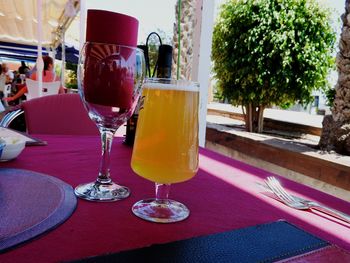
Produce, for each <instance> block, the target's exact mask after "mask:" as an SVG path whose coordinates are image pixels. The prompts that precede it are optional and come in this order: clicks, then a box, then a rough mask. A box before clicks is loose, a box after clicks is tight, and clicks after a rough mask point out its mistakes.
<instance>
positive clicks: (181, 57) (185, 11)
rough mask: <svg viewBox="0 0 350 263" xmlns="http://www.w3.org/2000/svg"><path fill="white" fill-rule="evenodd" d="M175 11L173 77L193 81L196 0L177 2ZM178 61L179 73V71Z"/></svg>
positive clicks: (180, 0)
mask: <svg viewBox="0 0 350 263" xmlns="http://www.w3.org/2000/svg"><path fill="white" fill-rule="evenodd" d="M175 10H176V11H175V23H174V38H173V48H174V49H173V64H172V67H173V68H172V75H173V76H172V77H173V78H179V79H191V75H192V61H193V35H194V28H195V25H196V0H178V1H177V2H176V6H175ZM179 14H180V17H179ZM179 31H180V38H179ZM179 50H180V54H179ZM178 61H179V72H178V69H177V64H178Z"/></svg>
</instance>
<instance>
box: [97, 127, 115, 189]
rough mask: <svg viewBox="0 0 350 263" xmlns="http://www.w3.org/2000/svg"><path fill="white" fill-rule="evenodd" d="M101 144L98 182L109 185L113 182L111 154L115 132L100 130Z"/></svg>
mask: <svg viewBox="0 0 350 263" xmlns="http://www.w3.org/2000/svg"><path fill="white" fill-rule="evenodd" d="M100 133H101V143H102V155H101V162H100V171H99V173H98V177H97V182H99V183H101V184H108V183H110V182H112V180H111V178H110V174H109V171H110V159H111V157H110V154H111V148H112V142H113V136H114V132H113V131H110V130H106V129H100Z"/></svg>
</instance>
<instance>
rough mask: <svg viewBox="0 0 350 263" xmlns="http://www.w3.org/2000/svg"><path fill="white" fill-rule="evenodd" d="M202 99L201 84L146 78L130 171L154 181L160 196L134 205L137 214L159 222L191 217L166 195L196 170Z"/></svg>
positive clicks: (184, 207) (183, 206) (184, 208)
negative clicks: (199, 107) (171, 186)
mask: <svg viewBox="0 0 350 263" xmlns="http://www.w3.org/2000/svg"><path fill="white" fill-rule="evenodd" d="M198 101H199V85H198V83H194V82H190V81H185V80H171V79H156V78H153V79H146V81H145V83H144V86H143V93H142V101H141V107H140V109H139V118H138V121H137V129H136V137H135V142H134V148H133V153H132V158H131V167H132V169H133V171H134V172H135V173H137V174H138V175H140V176H141V177H144V178H146V179H148V180H150V181H152V182H155V183H156V197H155V198H151V199H146V200H141V201H139V202H137V203H136V204H134V206H133V207H132V211H133V213H134V214H135V215H136V216H138V217H140V218H142V219H145V220H148V221H152V222H158V223H171V222H177V221H181V220H184V219H186V218H187V217H188V216H189V213H190V212H189V209H188V208H187V207H186V206H185V205H183V204H182V203H180V202H177V201H174V200H170V199H168V195H169V190H170V185H171V184H173V183H179V182H183V181H186V180H189V179H191V178H192V177H193V176H194V175H195V174H196V172H197V170H198V104H199V102H198Z"/></svg>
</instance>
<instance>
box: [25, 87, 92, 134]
mask: <svg viewBox="0 0 350 263" xmlns="http://www.w3.org/2000/svg"><path fill="white" fill-rule="evenodd" d="M22 109H23V110H24V115H25V122H26V127H27V132H28V133H29V134H62V135H99V131H98V129H97V127H96V125H95V123H94V122H93V121H92V120H91V119H90V118H89V116H88V114H87V111H86V110H85V108H84V106H83V103H82V102H81V99H80V96H79V95H78V94H55V95H48V96H45V97H40V98H35V99H31V100H28V101H25V102H23V103H22Z"/></svg>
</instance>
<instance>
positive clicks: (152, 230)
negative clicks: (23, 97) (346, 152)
mask: <svg viewBox="0 0 350 263" xmlns="http://www.w3.org/2000/svg"><path fill="white" fill-rule="evenodd" d="M34 136H35V137H37V138H40V139H42V140H46V141H47V142H48V145H47V146H31V147H26V148H25V149H24V151H23V153H22V154H21V155H20V156H19V157H18V158H17V159H16V160H14V161H11V162H7V163H0V167H7V168H11V167H12V168H20V169H28V170H32V171H36V172H40V173H45V174H48V175H51V176H54V177H57V178H59V179H61V180H63V181H65V182H67V183H68V184H70V185H72V186H74V187H75V186H76V185H78V184H80V183H85V182H89V181H93V180H95V178H96V175H97V171H98V165H99V155H100V141H99V138H98V137H94V136H80V137H79V136H58V135H55V136H52V135H51V136H48V135H34ZM122 140H123V138H122V137H117V138H115V140H114V143H113V148H112V153H111V158H112V164H111V173H112V178H113V180H114V181H116V182H118V183H120V184H123V185H126V186H128V187H130V189H131V191H132V194H131V196H130V197H129V198H127V199H125V200H123V201H118V202H112V203H95V202H89V201H85V200H78V206H77V209H76V211H75V212H74V213H73V215H72V216H71V217H70V218H69V219H68V220H67V221H66V222H64V223H63V224H62V225H60V226H59V227H58V228H56V229H54V230H52V231H50V232H48V233H47V234H44V235H43V236H41V237H38V238H37V239H35V240H32V241H30V242H28V243H26V244H24V245H23V246H20V247H17V248H15V249H13V250H11V251H8V252H6V253H4V254H2V255H0V262H3V263H4V262H58V261H59V262H61V261H69V260H75V259H80V258H86V257H91V256H94V255H99V254H105V253H112V252H117V251H122V250H127V249H132V248H139V247H144V246H147V245H150V244H153V243H165V242H169V241H175V240H181V239H185V238H190V237H194V236H201V235H206V234H212V233H219V232H224V231H228V230H233V229H238V228H242V227H248V226H254V225H257V224H262V223H267V222H273V221H276V220H278V219H286V220H287V221H289V222H290V223H293V224H295V225H297V226H299V227H301V228H303V229H305V230H306V231H308V232H310V233H313V234H315V235H317V236H319V237H320V238H323V239H325V240H327V241H329V242H331V243H334V244H336V245H338V246H340V247H342V248H344V249H346V250H350V226H349V225H346V224H345V223H341V222H340V221H337V220H335V219H334V220H333V219H329V218H327V216H325V215H324V216H320V215H317V214H314V213H310V212H305V211H298V210H293V209H291V208H289V207H287V206H285V205H283V204H281V203H279V202H278V201H276V200H274V199H272V198H269V197H267V196H265V195H264V194H262V192H263V191H264V190H263V189H262V188H261V186H259V185H258V184H257V183H262V182H263V179H264V178H266V177H267V176H269V175H271V173H269V172H267V171H264V170H261V169H258V168H255V167H252V166H250V165H247V164H244V163H242V162H239V161H236V160H233V159H230V158H227V157H224V156H222V155H220V154H217V153H214V152H212V151H209V150H207V149H201V150H200V169H199V172H198V174H197V175H196V176H195V177H194V178H193V179H192V180H190V181H188V182H185V183H180V184H176V185H173V186H172V191H171V193H170V197H171V198H173V199H175V200H178V201H180V202H183V203H184V204H186V205H187V206H188V208H189V209H190V211H191V215H190V217H189V218H188V219H187V220H185V221H183V222H179V223H175V224H155V223H150V222H146V221H143V220H141V219H139V218H137V217H135V216H134V215H133V214H132V212H131V206H132V205H133V204H134V203H135V202H136V201H138V200H140V199H143V198H146V197H152V196H153V195H154V186H153V183H152V182H149V181H146V180H145V179H142V178H141V177H138V176H137V175H136V174H134V173H133V171H132V170H131V168H130V158H131V152H132V149H131V148H130V147H128V146H125V145H123V144H122ZM0 176H1V175H0ZM280 180H281V182H282V183H283V184H284V185H285V186H286V187H287V188H288V189H290V190H291V191H295V192H296V193H298V194H299V195H302V196H304V197H308V198H314V199H317V200H318V201H321V202H323V203H324V204H326V205H329V206H331V207H333V208H335V209H338V210H341V211H343V212H345V213H348V214H350V204H349V203H347V202H345V201H342V200H340V199H338V198H335V197H332V196H330V195H327V194H325V193H321V192H319V191H317V190H314V189H311V188H309V187H306V186H303V185H301V184H298V183H295V182H292V181H289V180H287V179H284V178H280Z"/></svg>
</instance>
